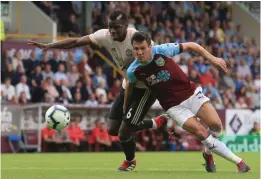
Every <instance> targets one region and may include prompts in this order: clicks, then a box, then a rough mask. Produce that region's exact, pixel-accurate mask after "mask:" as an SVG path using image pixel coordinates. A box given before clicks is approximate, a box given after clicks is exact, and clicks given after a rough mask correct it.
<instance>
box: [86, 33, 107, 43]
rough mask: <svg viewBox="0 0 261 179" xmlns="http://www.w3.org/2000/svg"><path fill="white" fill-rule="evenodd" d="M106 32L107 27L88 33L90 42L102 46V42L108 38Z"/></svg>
mask: <svg viewBox="0 0 261 179" xmlns="http://www.w3.org/2000/svg"><path fill="white" fill-rule="evenodd" d="M107 33H108V29H101V30H98V31H96V32H94V33H93V34H90V35H89V37H90V39H91V41H92V43H94V44H95V45H98V46H103V43H102V42H103V41H104V40H106V39H107V38H108V37H107V36H106V34H107Z"/></svg>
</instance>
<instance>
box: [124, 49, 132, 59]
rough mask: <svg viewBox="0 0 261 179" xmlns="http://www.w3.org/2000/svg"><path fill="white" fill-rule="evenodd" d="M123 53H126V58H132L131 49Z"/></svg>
mask: <svg viewBox="0 0 261 179" xmlns="http://www.w3.org/2000/svg"><path fill="white" fill-rule="evenodd" d="M125 53H126V55H127V56H128V57H131V56H132V50H131V49H127V50H126V51H125Z"/></svg>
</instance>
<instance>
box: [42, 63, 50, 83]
mask: <svg viewBox="0 0 261 179" xmlns="http://www.w3.org/2000/svg"><path fill="white" fill-rule="evenodd" d="M42 76H43V79H44V80H45V79H47V78H48V77H53V72H52V67H51V65H50V64H46V65H45V69H44V71H43V72H42Z"/></svg>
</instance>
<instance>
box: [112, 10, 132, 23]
mask: <svg viewBox="0 0 261 179" xmlns="http://www.w3.org/2000/svg"><path fill="white" fill-rule="evenodd" d="M109 18H110V20H123V21H128V16H127V14H126V13H125V12H124V11H123V10H120V9H115V10H113V11H112V12H111V14H110V17H109Z"/></svg>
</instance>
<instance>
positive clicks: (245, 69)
mask: <svg viewBox="0 0 261 179" xmlns="http://www.w3.org/2000/svg"><path fill="white" fill-rule="evenodd" d="M237 72H238V73H240V75H241V77H242V78H245V76H247V75H251V71H250V68H249V66H248V65H247V63H246V60H245V59H241V60H240V65H239V66H238V67H237Z"/></svg>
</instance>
